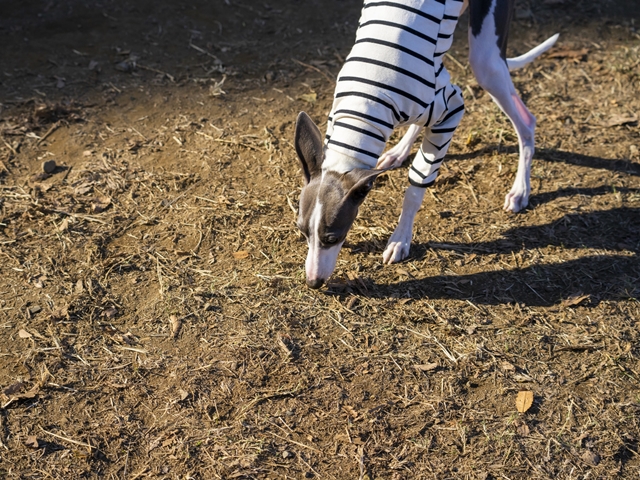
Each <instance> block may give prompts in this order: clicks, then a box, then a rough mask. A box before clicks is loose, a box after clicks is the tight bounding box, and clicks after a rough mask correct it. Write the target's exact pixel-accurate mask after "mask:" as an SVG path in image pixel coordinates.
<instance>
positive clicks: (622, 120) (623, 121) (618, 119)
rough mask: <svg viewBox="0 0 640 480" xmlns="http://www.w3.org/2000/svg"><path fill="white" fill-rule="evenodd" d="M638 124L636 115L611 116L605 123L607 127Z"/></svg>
mask: <svg viewBox="0 0 640 480" xmlns="http://www.w3.org/2000/svg"><path fill="white" fill-rule="evenodd" d="M632 123H638V115H636V114H633V115H612V116H611V117H610V118H609V121H608V122H607V123H606V126H607V127H618V126H620V125H629V124H632Z"/></svg>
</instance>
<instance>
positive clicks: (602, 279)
mask: <svg viewBox="0 0 640 480" xmlns="http://www.w3.org/2000/svg"><path fill="white" fill-rule="evenodd" d="M368 243H370V242H362V243H361V244H355V245H352V248H354V249H366V250H371V245H368ZM377 247H378V248H377V250H380V248H379V246H377ZM548 247H558V248H562V255H561V257H562V258H563V259H566V258H567V257H573V258H571V259H570V260H556V258H554V257H556V255H555V252H554V250H553V249H549V248H548ZM541 249H544V250H541ZM431 250H433V251H435V252H436V253H437V252H438V251H440V252H442V251H444V250H448V251H454V252H457V253H459V254H464V257H460V258H461V259H463V260H462V261H464V262H468V265H467V266H466V267H465V269H466V270H467V271H468V270H469V269H473V268H474V267H476V268H478V269H480V270H482V271H479V272H477V273H469V274H461V275H455V274H447V275H436V276H432V277H427V278H419V279H416V278H409V279H407V277H406V274H403V275H402V278H401V279H400V281H399V282H394V281H393V280H392V281H391V282H390V283H388V284H383V283H376V282H374V281H373V280H371V279H370V278H365V279H362V283H361V286H360V287H358V285H355V288H356V289H357V290H359V292H360V293H362V294H364V295H367V296H370V297H376V298H389V297H396V298H413V299H420V298H447V299H461V300H469V301H472V302H474V303H480V304H504V303H510V302H518V303H522V304H525V305H530V306H534V305H535V306H550V305H554V304H557V303H559V302H561V301H563V300H566V299H567V298H570V297H571V296H573V295H580V296H588V297H589V298H590V301H591V302H592V303H597V302H599V301H602V300H614V299H620V298H629V297H637V296H639V295H640V261H638V253H640V209H638V208H627V207H621V208H616V209H612V210H607V211H598V212H591V213H585V214H581V213H575V214H568V215H565V216H564V217H562V218H561V219H559V220H557V221H554V222H551V223H548V224H546V225H537V226H526V227H517V228H513V229H511V230H508V231H506V232H505V233H504V234H503V238H501V239H497V240H494V241H490V242H479V243H446V244H439V243H433V242H428V243H423V244H414V245H412V248H411V254H410V257H409V259H408V260H407V262H415V261H419V260H421V259H422V258H424V257H425V256H426V255H427V252H428V251H431ZM511 253H513V254H514V255H516V256H518V255H519V254H520V253H523V254H525V257H526V256H529V257H531V256H535V257H536V260H535V262H536V264H535V265H533V266H529V267H526V268H518V267H516V266H515V265H514V267H513V268H509V267H508V266H506V265H505V264H503V263H501V262H500V261H499V259H497V258H496V257H497V255H496V254H498V255H504V254H511ZM375 254H379V253H378V252H376V253H375ZM452 268H454V269H455V268H457V267H452ZM402 270H406V269H402ZM396 278H397V277H396Z"/></svg>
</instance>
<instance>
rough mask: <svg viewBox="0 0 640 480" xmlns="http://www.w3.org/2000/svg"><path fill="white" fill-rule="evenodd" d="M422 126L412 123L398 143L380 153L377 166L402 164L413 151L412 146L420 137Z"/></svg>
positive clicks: (390, 166)
mask: <svg viewBox="0 0 640 480" xmlns="http://www.w3.org/2000/svg"><path fill="white" fill-rule="evenodd" d="M421 128H422V127H421V126H419V125H411V126H410V127H409V129H408V130H407V133H405V134H404V136H403V137H402V139H400V141H399V142H398V144H397V145H395V146H394V147H392V148H390V149H389V150H387V151H386V152H384V153H383V154H382V155H380V158H379V159H378V164H377V165H376V168H377V169H380V170H383V169H387V168H398V167H399V166H401V165H402V163H403V162H404V161H405V160H406V159H407V157H408V156H409V154H410V153H411V147H412V146H413V144H414V143H415V141H416V138H418V135H419V134H420V129H421Z"/></svg>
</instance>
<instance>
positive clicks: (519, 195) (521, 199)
mask: <svg viewBox="0 0 640 480" xmlns="http://www.w3.org/2000/svg"><path fill="white" fill-rule="evenodd" d="M528 204H529V194H528V192H527V191H526V190H525V191H521V190H511V191H510V192H509V193H507V195H506V196H505V199H504V207H503V208H504V209H505V210H506V211H507V212H513V213H517V212H519V211H520V210H523V209H524V208H526V206H527V205H528Z"/></svg>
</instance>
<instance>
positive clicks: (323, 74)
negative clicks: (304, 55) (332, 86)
mask: <svg viewBox="0 0 640 480" xmlns="http://www.w3.org/2000/svg"><path fill="white" fill-rule="evenodd" d="M291 60H293V61H294V62H295V63H297V64H298V65H302V66H303V67H305V68H310V69H311V70H314V71H316V72H318V73H319V74H320V75H322V76H324V78H326V79H327V80H329V81H330V82H331V83H333V82H334V81H335V77H334V76H333V75H332V74H330V73H327V72H324V71H322V70H320V69H319V68H318V67H314V66H313V65H309V64H308V63H304V62H301V61H300V60H296V59H295V58H292V59H291Z"/></svg>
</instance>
